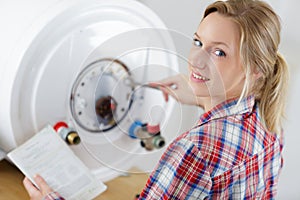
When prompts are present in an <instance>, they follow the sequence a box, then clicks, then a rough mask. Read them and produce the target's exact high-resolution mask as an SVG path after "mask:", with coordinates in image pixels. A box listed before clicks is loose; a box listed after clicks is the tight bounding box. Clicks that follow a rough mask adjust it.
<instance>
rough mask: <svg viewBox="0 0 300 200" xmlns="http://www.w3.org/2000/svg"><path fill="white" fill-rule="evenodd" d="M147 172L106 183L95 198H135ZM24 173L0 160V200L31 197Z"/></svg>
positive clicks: (145, 178) (19, 199) (128, 199)
mask: <svg viewBox="0 0 300 200" xmlns="http://www.w3.org/2000/svg"><path fill="white" fill-rule="evenodd" d="M147 177H148V175H147V174H131V175H129V176H121V177H118V178H116V179H114V180H112V181H109V182H107V183H105V184H106V185H107V186H108V189H107V191H105V192H104V193H103V194H101V195H100V196H98V197H97V198H96V199H95V200H119V199H122V200H123V199H124V200H133V199H134V197H135V195H136V194H138V193H139V192H140V191H141V189H142V188H143V186H144V185H145V182H146V180H147ZM23 178H24V175H23V174H22V173H21V172H20V171H19V170H18V169H17V168H16V167H15V166H13V165H11V164H10V163H8V162H7V161H1V162H0V200H27V199H29V197H28V195H27V193H26V191H25V189H24V187H23V184H22V180H23Z"/></svg>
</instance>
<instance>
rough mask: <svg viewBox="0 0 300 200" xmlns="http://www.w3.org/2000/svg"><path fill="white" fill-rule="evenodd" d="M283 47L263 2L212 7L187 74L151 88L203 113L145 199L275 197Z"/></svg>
mask: <svg viewBox="0 0 300 200" xmlns="http://www.w3.org/2000/svg"><path fill="white" fill-rule="evenodd" d="M279 42H280V22H279V19H278V16H277V15H276V14H275V13H274V11H273V10H272V9H271V8H270V7H269V6H268V5H267V4H266V3H263V2H261V1H256V0H229V1H219V2H215V3H213V4H212V5H210V6H208V8H207V9H206V10H205V13H204V18H203V20H202V21H201V23H200V26H199V27H198V29H197V31H196V33H195V36H194V46H196V47H193V48H192V51H191V55H190V59H189V60H190V63H191V64H190V66H189V72H190V76H189V77H188V78H185V77H184V76H182V75H179V76H177V77H173V78H169V79H167V80H164V81H162V82H161V83H155V84H154V85H160V86H161V87H160V88H161V90H162V91H163V92H164V94H165V97H166V98H167V96H168V95H171V96H173V97H174V98H176V99H177V100H178V101H180V102H184V103H188V104H198V105H200V106H202V107H203V108H204V110H205V113H204V114H203V115H202V116H201V117H200V119H199V122H198V124H197V125H196V126H195V127H194V128H192V129H191V130H190V131H188V132H187V133H184V134H182V135H181V136H179V137H178V138H177V139H176V140H175V141H174V142H172V144H171V145H170V146H169V147H168V149H167V150H166V152H165V153H164V154H163V156H162V158H161V159H160V161H159V164H158V165H157V167H156V169H155V170H154V171H153V172H152V174H151V175H150V178H149V179H148V182H147V184H146V186H145V188H144V190H143V191H142V193H141V195H140V199H274V197H275V195H276V189H277V182H278V176H279V173H280V170H281V168H282V154H281V148H282V141H281V139H280V138H281V134H282V133H281V118H282V114H283V111H284V102H285V92H286V85H287V76H288V75H287V74H288V71H287V66H286V63H285V61H284V60H283V58H282V57H281V56H280V55H279V54H278V45H279ZM197 49H201V50H197ZM196 51H199V53H195V52H196ZM201 51H204V52H207V55H203V53H202V52H201ZM197 55H198V59H199V57H200V56H202V61H198V62H197ZM207 57H208V58H210V59H207ZM207 60H211V61H207ZM207 63H209V64H207ZM211 63H213V64H214V66H213V65H211ZM219 77H220V78H221V79H222V84H220V79H219ZM186 80H188V82H186ZM218 83H219V85H218ZM174 84H175V85H176V86H177V87H175V89H172V88H174V87H173V85H174ZM171 86H172V87H171ZM187 86H190V88H191V90H187ZM188 91H190V92H188ZM191 91H192V93H191ZM222 92H223V94H222ZM187 94H188V95H187Z"/></svg>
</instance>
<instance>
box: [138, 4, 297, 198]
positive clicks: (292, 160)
mask: <svg viewBox="0 0 300 200" xmlns="http://www.w3.org/2000/svg"><path fill="white" fill-rule="evenodd" d="M140 2H142V3H144V4H146V5H148V6H149V7H150V8H152V9H153V10H154V11H155V12H156V13H157V14H158V15H159V16H160V17H161V18H162V19H163V21H164V22H165V23H166V25H167V26H168V27H169V28H170V29H174V30H177V31H179V32H182V33H184V34H186V35H189V36H192V34H193V33H194V32H195V30H196V28H197V26H198V24H199V21H200V19H201V17H202V13H203V10H204V8H205V7H206V5H208V4H209V3H210V2H212V1H211V0H209V1H195V0H184V1H174V0H163V1H162V0H140ZM267 2H269V3H270V4H271V5H272V6H273V7H274V9H275V10H276V11H277V12H278V14H279V15H280V16H281V19H282V25H283V31H282V44H281V52H282V53H283V55H284V56H285V57H286V59H287V61H288V63H289V66H290V71H291V82H290V91H289V98H288V102H287V104H288V107H287V120H286V122H285V125H284V128H285V148H284V159H285V163H284V168H283V171H282V174H281V177H280V182H279V193H278V197H277V199H289V200H290V199H291V200H293V199H300V190H299V189H298V188H299V180H300V173H298V170H297V169H300V159H299V155H297V154H298V153H300V145H299V144H298V143H299V141H300V133H299V132H298V126H297V123H299V122H298V121H299V120H298V116H297V115H299V112H300V106H299V104H298V102H300V92H299V89H298V87H299V86H300V66H299V64H298V62H297V61H298V60H297V56H298V55H297V53H298V52H299V50H298V48H297V47H299V46H300V40H299V37H300V27H299V26H298V24H299V20H298V19H299V17H298V12H299V11H298V8H299V7H300V1H297V0H288V1H283V0H268V1H267ZM189 112H194V114H195V111H194V110H193V108H190V107H188V108H187V109H185V112H184V113H183V114H185V115H186V116H189V117H190V116H194V114H193V115H189V114H188V113H189ZM189 117H188V118H185V121H184V122H183V123H184V126H185V127H188V126H189V125H191V124H192V123H191V122H193V121H194V118H191V119H190V118H189Z"/></svg>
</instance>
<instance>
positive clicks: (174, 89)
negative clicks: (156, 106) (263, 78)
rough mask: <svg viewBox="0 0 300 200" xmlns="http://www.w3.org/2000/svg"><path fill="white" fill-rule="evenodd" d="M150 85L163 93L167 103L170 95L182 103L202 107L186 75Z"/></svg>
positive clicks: (179, 75)
mask: <svg viewBox="0 0 300 200" xmlns="http://www.w3.org/2000/svg"><path fill="white" fill-rule="evenodd" d="M149 85H150V86H152V87H157V88H159V89H160V90H161V91H162V92H163V95H164V98H165V100H166V101H168V100H169V95H171V96H172V97H173V98H174V99H176V100H177V101H178V102H180V103H183V104H189V105H198V106H201V102H200V99H199V98H197V97H196V95H194V92H193V90H192V88H191V86H190V84H189V79H188V77H187V76H186V75H184V74H178V75H175V76H171V77H168V78H166V79H163V80H161V81H158V82H152V83H149Z"/></svg>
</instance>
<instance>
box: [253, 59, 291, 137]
mask: <svg viewBox="0 0 300 200" xmlns="http://www.w3.org/2000/svg"><path fill="white" fill-rule="evenodd" d="M288 77H289V73H288V67H287V64H286V62H285V60H284V58H283V57H282V56H281V55H280V54H279V53H278V54H277V59H276V62H275V65H274V71H273V73H271V74H270V76H269V77H266V78H265V84H264V86H263V87H262V88H261V91H260V94H259V107H260V112H261V113H260V114H261V116H262V119H264V122H265V125H266V127H267V128H268V129H269V130H270V131H272V132H275V133H277V134H280V132H281V126H282V118H283V116H284V111H285V102H286V98H285V97H286V93H287V83H288Z"/></svg>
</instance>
